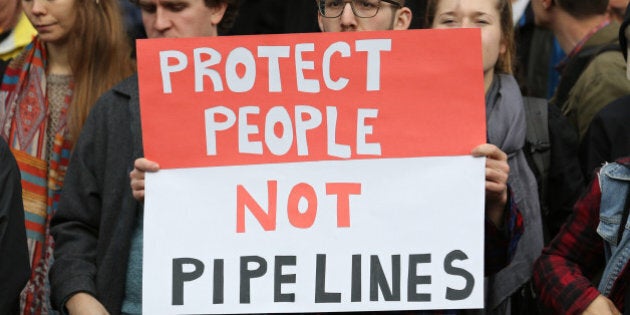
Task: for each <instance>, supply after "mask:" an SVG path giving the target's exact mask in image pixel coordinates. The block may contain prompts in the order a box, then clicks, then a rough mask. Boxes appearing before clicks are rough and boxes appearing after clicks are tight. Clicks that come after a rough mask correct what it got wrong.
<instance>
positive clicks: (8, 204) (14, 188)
mask: <svg viewBox="0 0 630 315" xmlns="http://www.w3.org/2000/svg"><path fill="white" fill-rule="evenodd" d="M30 275H31V268H30V265H29V258H28V248H27V245H26V229H25V227H24V207H23V206H22V185H21V184H20V171H19V169H18V166H17V163H16V162H15V158H14V157H13V155H12V154H11V151H10V150H9V147H8V145H7V143H6V142H5V141H4V139H2V138H0V314H18V312H19V306H20V305H19V300H20V299H19V298H20V292H21V291H22V289H23V288H24V285H26V281H28V278H29V276H30Z"/></svg>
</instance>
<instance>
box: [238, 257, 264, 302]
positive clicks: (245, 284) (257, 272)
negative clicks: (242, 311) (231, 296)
mask: <svg viewBox="0 0 630 315" xmlns="http://www.w3.org/2000/svg"><path fill="white" fill-rule="evenodd" d="M249 263H256V264H258V268H256V269H252V270H249V268H248V266H249ZM266 272H267V261H266V260H265V259H264V258H262V257H260V256H244V257H241V283H240V285H241V290H240V291H241V297H240V302H241V304H249V303H250V302H251V294H250V291H251V285H250V284H251V283H250V281H251V279H252V278H260V277H262V276H263V275H264V274H265V273H266Z"/></svg>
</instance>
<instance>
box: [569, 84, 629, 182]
mask: <svg viewBox="0 0 630 315" xmlns="http://www.w3.org/2000/svg"><path fill="white" fill-rule="evenodd" d="M629 122H630V95H629V96H625V97H622V98H620V99H618V100H616V101H614V102H612V103H610V104H609V105H607V106H606V107H604V108H603V109H602V110H601V111H599V113H597V115H596V116H595V118H593V121H592V122H591V125H590V126H589V129H588V131H587V132H586V135H585V136H584V139H583V140H582V144H581V146H580V162H581V164H582V172H583V173H584V176H585V177H587V178H589V179H590V178H592V176H593V174H594V171H595V169H596V168H598V167H600V166H601V165H602V163H604V162H614V161H615V160H616V159H618V158H621V157H624V156H628V155H630V123H629Z"/></svg>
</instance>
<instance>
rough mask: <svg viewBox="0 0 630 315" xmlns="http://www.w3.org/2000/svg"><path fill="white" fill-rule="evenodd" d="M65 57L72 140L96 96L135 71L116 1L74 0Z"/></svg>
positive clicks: (77, 133)
mask: <svg viewBox="0 0 630 315" xmlns="http://www.w3.org/2000/svg"><path fill="white" fill-rule="evenodd" d="M75 7H76V21H75V23H74V25H73V28H72V30H71V32H70V36H69V42H68V60H69V61H70V67H71V69H72V75H73V78H74V88H73V96H72V103H71V104H70V109H69V118H68V119H69V120H68V128H69V135H70V137H71V139H72V141H76V140H77V139H78V136H79V133H80V132H81V129H82V128H83V124H84V123H85V120H86V118H87V115H88V114H89V112H90V109H92V106H93V105H94V103H95V102H96V100H97V99H98V97H99V96H100V95H101V94H103V93H105V92H106V91H107V90H109V89H111V88H112V87H113V86H114V85H115V84H116V83H118V82H120V81H122V80H123V79H124V78H126V77H128V76H130V75H131V74H132V73H133V72H134V71H135V66H134V63H133V60H132V58H131V47H130V44H129V39H128V38H127V34H126V33H125V29H124V25H123V20H122V16H121V11H120V8H119V6H118V1H115V0H98V1H97V0H76V2H75Z"/></svg>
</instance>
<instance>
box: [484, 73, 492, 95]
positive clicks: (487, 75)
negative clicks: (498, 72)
mask: <svg viewBox="0 0 630 315" xmlns="http://www.w3.org/2000/svg"><path fill="white" fill-rule="evenodd" d="M493 80H494V69H492V70H490V71H488V72H486V73H484V74H483V88H484V94H487V93H488V90H490V87H491V86H492V81H493Z"/></svg>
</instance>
